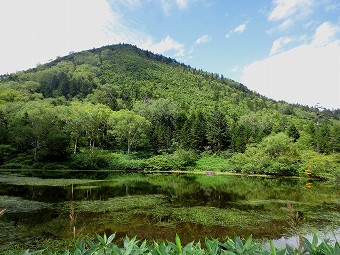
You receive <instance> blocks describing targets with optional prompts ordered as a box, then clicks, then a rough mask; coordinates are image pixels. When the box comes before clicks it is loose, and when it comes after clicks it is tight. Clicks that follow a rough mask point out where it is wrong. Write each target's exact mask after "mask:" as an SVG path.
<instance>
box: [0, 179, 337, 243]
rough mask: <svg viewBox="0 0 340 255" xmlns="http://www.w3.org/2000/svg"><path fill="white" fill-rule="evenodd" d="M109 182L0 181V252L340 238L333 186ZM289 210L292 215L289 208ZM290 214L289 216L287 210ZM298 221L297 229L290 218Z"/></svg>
mask: <svg viewBox="0 0 340 255" xmlns="http://www.w3.org/2000/svg"><path fill="white" fill-rule="evenodd" d="M111 179H112V180H110V181H99V180H77V179H67V180H65V179H42V178H34V177H20V176H13V175H8V174H2V175H0V209H6V211H5V214H4V215H3V216H2V217H1V218H0V228H1V232H0V246H3V247H6V248H7V249H8V246H15V247H24V246H25V245H26V246H28V247H31V248H36V247H39V245H40V244H41V243H43V241H42V240H49V242H50V243H51V240H53V241H56V242H63V241H65V240H70V239H72V238H74V237H77V236H79V235H83V236H84V235H85V236H94V234H95V233H99V234H102V233H104V232H105V233H107V234H111V233H116V236H117V237H118V238H120V237H124V236H125V235H128V236H137V237H138V238H140V239H149V240H151V239H157V240H160V239H162V240H165V239H167V240H173V239H174V236H175V234H176V233H178V234H179V235H180V236H181V238H182V240H183V242H189V241H192V240H196V241H198V240H204V238H205V237H214V238H221V239H223V238H225V237H226V236H232V235H233V234H238V235H240V236H241V237H247V236H249V235H250V234H252V235H253V237H254V238H257V239H265V238H271V239H278V238H281V237H283V236H292V235H294V234H296V232H297V231H301V232H304V233H307V232H311V231H318V230H322V231H328V232H332V231H338V230H339V226H340V189H339V188H340V187H339V184H338V183H334V182H329V183H327V182H316V181H315V182H310V181H305V180H293V179H268V178H260V177H246V176H206V175H193V174H167V175H166V174H143V175H139V174H131V173H130V174H122V173H120V174H116V175H111ZM290 206H291V207H290ZM289 208H290V209H289ZM297 212H298V215H299V216H300V219H299V220H300V222H299V223H296V226H293V227H292V226H291V225H289V224H288V221H289V219H290V217H291V216H290V215H296V213H297Z"/></svg>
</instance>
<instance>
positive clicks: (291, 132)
mask: <svg viewBox="0 0 340 255" xmlns="http://www.w3.org/2000/svg"><path fill="white" fill-rule="evenodd" d="M287 135H288V136H289V137H290V138H292V139H293V141H294V142H296V141H297V140H298V139H299V138H300V133H299V131H298V130H297V128H296V126H295V125H294V123H290V125H289V126H288V128H287Z"/></svg>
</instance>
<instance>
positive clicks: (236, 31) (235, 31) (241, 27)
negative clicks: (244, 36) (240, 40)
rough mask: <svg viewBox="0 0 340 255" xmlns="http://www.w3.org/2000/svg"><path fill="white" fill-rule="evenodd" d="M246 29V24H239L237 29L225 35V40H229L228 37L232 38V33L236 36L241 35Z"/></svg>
mask: <svg viewBox="0 0 340 255" xmlns="http://www.w3.org/2000/svg"><path fill="white" fill-rule="evenodd" d="M246 28H247V24H246V23H243V24H240V25H238V26H237V27H235V28H234V29H232V30H231V31H229V32H228V33H227V34H226V35H225V38H229V37H230V36H232V34H234V33H238V34H241V33H243V32H244V31H245V30H246Z"/></svg>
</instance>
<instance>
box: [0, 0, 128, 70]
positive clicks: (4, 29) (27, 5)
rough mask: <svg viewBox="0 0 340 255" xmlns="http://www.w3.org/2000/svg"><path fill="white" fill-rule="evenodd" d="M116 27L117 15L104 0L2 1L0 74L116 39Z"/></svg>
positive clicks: (119, 35)
mask: <svg viewBox="0 0 340 255" xmlns="http://www.w3.org/2000/svg"><path fill="white" fill-rule="evenodd" d="M112 29H113V31H112ZM120 30H123V28H122V25H121V23H120V17H119V15H116V14H114V13H113V12H112V11H111V9H110V6H109V4H108V3H107V1H106V0H73V1H69V0H58V1H54V0H35V1H28V0H26V1H21V0H2V3H1V8H0V31H1V40H0V73H6V72H15V71H18V70H23V69H26V68H29V67H34V66H35V65H36V64H37V63H38V62H47V61H48V60H49V59H53V58H55V57H56V56H58V55H66V54H68V53H69V52H70V51H80V50H84V49H89V48H93V47H98V46H102V45H105V44H111V43H115V42H119V41H121V39H122V37H123V34H122V33H120Z"/></svg>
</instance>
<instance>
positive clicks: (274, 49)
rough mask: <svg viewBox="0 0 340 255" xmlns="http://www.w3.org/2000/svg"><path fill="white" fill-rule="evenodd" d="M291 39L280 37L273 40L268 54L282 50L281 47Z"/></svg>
mask: <svg viewBox="0 0 340 255" xmlns="http://www.w3.org/2000/svg"><path fill="white" fill-rule="evenodd" d="M292 41H293V39H292V38H291V37H280V38H279V39H276V40H275V41H274V42H273V45H272V48H271V49H270V55H274V54H276V53H278V52H280V51H281V50H282V47H283V46H284V45H286V44H288V43H290V42H292Z"/></svg>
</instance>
